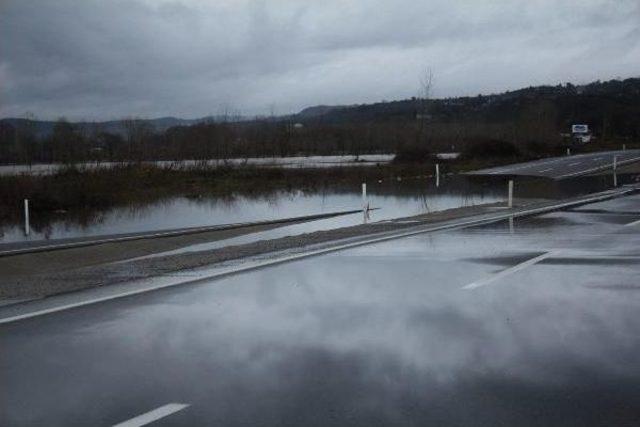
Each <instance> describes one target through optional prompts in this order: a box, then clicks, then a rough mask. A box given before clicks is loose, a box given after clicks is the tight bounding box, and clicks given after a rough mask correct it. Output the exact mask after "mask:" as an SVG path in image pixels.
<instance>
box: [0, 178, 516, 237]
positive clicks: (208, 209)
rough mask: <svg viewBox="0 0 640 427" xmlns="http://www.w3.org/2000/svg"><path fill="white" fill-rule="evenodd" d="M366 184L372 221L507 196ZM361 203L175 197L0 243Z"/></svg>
mask: <svg viewBox="0 0 640 427" xmlns="http://www.w3.org/2000/svg"><path fill="white" fill-rule="evenodd" d="M367 185H368V190H367V192H368V201H369V204H370V207H372V208H379V209H377V210H375V211H372V212H371V221H380V220H386V219H392V218H399V217H405V216H410V215H417V214H421V213H428V212H435V211H440V210H444V209H450V208H456V207H462V206H472V205H477V204H484V203H493V202H496V201H500V200H503V199H504V198H505V196H506V192H505V189H504V188H503V187H504V186H503V185H500V186H495V185H485V184H481V183H473V182H471V181H467V180H464V179H450V180H444V179H443V182H442V185H441V186H440V187H439V188H436V187H435V184H434V183H433V180H432V179H431V180H429V179H424V178H421V179H410V180H404V181H399V182H386V183H382V184H380V183H377V182H371V183H368V184H367ZM362 206H363V202H362V191H361V188H360V187H359V186H354V188H340V189H337V188H336V189H329V190H326V191H324V192H317V193H311V194H309V193H302V192H299V191H294V192H280V193H276V194H270V195H268V196H263V197H253V198H249V197H244V196H240V197H233V198H203V199H188V198H185V197H175V198H169V199H166V200H162V201H159V202H156V203H151V204H148V205H144V206H127V207H118V208H114V209H111V210H108V211H105V212H101V213H96V214H95V216H92V217H90V218H82V219H77V218H71V217H67V216H66V215H64V214H60V215H56V216H54V217H53V218H50V219H48V220H47V221H46V222H44V223H41V222H39V221H38V218H33V217H32V221H31V222H32V233H31V234H30V236H29V237H28V238H26V237H25V236H24V233H23V228H22V225H21V224H10V225H5V226H4V227H3V228H1V229H0V243H9V242H17V241H23V240H41V239H56V238H67V237H84V236H96V235H109V234H119V233H130V232H141V231H155V230H167V229H175V228H182V227H196V226H206V225H218V224H229V223H238V222H249V221H264V220H270V219H280V218H289V217H296V216H304V215H315V214H320V213H330V212H337V211H345V210H354V209H361V208H362ZM362 220H363V218H362V215H351V216H347V217H339V218H333V219H331V220H324V221H323V222H322V223H320V226H319V227H320V228H333V227H338V226H346V225H354V224H359V223H362ZM310 227H311V228H308V229H303V230H302V231H304V230H312V229H318V226H314V225H311V226H310ZM299 228H300V227H299Z"/></svg>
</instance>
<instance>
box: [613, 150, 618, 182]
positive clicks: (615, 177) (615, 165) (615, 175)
mask: <svg viewBox="0 0 640 427" xmlns="http://www.w3.org/2000/svg"><path fill="white" fill-rule="evenodd" d="M617 169H618V156H613V186H614V187H617V186H618V171H617Z"/></svg>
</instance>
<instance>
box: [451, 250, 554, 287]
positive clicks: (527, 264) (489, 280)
mask: <svg viewBox="0 0 640 427" xmlns="http://www.w3.org/2000/svg"><path fill="white" fill-rule="evenodd" d="M555 254H556V252H555V251H549V252H547V253H544V254H542V255H538V256H537V257H535V258H531V259H529V260H527V261H524V262H521V263H520V264H516V265H514V266H513V267H510V268H507V269H506V270H502V271H501V272H499V273H496V274H494V275H493V276H491V277H487V278H486V279H482V280H477V281H475V282H472V283H469V284H468V285H465V286H463V287H462V289H464V290H471V289H476V288H479V287H481V286H485V285H488V284H491V283H493V282H495V281H497V280H499V279H502V278H503V277H506V276H509V275H510V274H513V273H517V272H518V271H520V270H524V269H525V268H527V267H530V266H532V265H534V264H537V263H538V262H540V261H542V260H543V259H546V258H549V257H551V256H553V255H555Z"/></svg>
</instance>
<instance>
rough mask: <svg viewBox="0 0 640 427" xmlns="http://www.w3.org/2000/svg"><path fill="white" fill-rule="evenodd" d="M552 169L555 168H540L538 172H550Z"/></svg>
mask: <svg viewBox="0 0 640 427" xmlns="http://www.w3.org/2000/svg"><path fill="white" fill-rule="evenodd" d="M552 170H553V168H549V169H542V170H539V171H538V172H549V171H552Z"/></svg>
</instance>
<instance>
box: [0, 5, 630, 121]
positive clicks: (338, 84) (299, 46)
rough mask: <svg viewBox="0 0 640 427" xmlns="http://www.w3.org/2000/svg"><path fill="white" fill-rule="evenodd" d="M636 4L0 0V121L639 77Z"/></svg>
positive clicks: (294, 105)
mask: <svg viewBox="0 0 640 427" xmlns="http://www.w3.org/2000/svg"><path fill="white" fill-rule="evenodd" d="M639 27H640V2H638V0H610V1H605V0H571V1H569V0H564V1H563V0H537V1H528V2H524V1H516V0H513V1H506V0H495V1H484V0H483V1H480V0H466V1H463V0H461V1H415V0H414V1H409V0H386V1H382V0H380V1H365V0H352V1H346V0H342V1H341V0H324V1H322V2H315V1H314V2H310V1H309V2H306V1H299V0H298V1H294V0H291V1H284V0H283V1H275V0H274V1H266V0H265V1H246V0H216V1H205V0H182V1H178V0H176V1H167V0H82V1H80V0H56V1H50V0H0V85H1V86H0V90H1V92H0V116H10V115H12V116H15V115H23V114H24V113H25V112H26V111H31V112H33V113H35V114H36V115H38V116H40V117H47V118H53V117H56V116H59V115H67V116H70V117H72V118H108V117H120V116H124V115H140V116H161V115H178V116H185V117H195V116H201V115H206V114H216V113H218V112H220V110H221V109H223V108H225V109H229V108H232V109H240V110H242V111H243V112H245V113H249V114H253V113H266V112H267V110H268V108H269V106H272V105H275V110H276V112H277V113H284V112H288V111H291V110H295V109H299V108H301V107H304V106H307V105H313V104H319V103H355V102H370V101H377V100H380V99H384V98H386V99H392V98H400V97H407V96H412V95H414V94H415V93H416V92H417V86H418V81H419V75H420V70H421V69H424V68H425V67H427V66H428V67H431V68H432V69H433V70H434V72H435V75H436V85H435V93H436V95H438V96H450V95H460V94H476V93H479V92H491V91H498V90H504V89H508V88H516V87H519V86H526V85H531V84H541V83H551V84H555V83H558V82H564V81H578V82H584V81H589V80H592V79H598V78H601V79H605V78H612V77H618V76H621V77H625V76H630V75H637V74H639V73H640V41H639V39H640V38H639V37H638V33H639Z"/></svg>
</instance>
